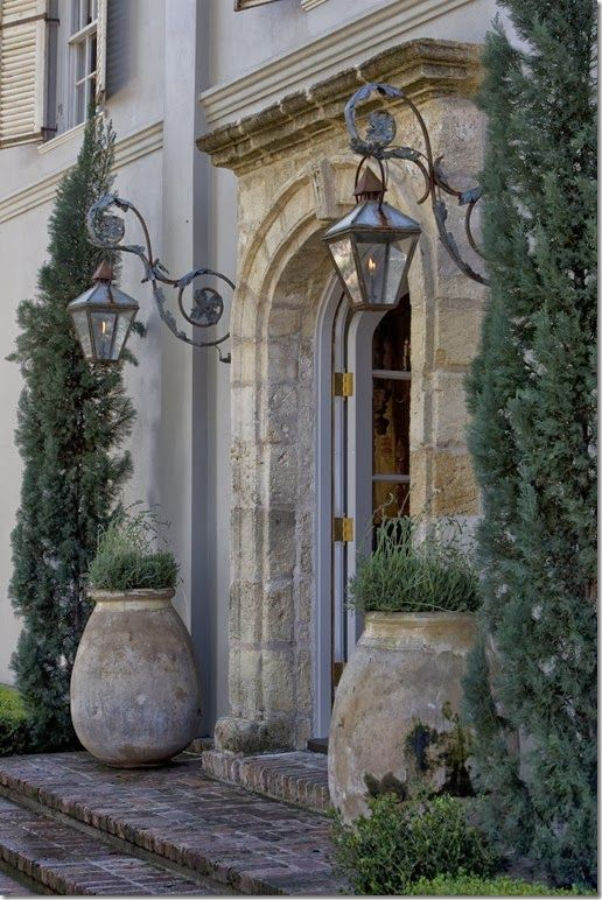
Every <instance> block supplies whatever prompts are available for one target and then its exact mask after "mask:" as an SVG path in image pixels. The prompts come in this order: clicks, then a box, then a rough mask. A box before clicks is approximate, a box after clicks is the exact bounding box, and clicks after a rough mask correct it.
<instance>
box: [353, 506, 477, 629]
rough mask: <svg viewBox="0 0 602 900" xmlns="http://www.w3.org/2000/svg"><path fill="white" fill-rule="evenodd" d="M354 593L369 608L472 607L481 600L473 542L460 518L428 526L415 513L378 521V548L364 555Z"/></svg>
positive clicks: (358, 603) (461, 609) (360, 605)
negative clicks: (464, 532) (464, 535)
mask: <svg viewBox="0 0 602 900" xmlns="http://www.w3.org/2000/svg"><path fill="white" fill-rule="evenodd" d="M420 528H422V529H423V530H424V531H425V534H424V537H423V538H422V540H419V539H418V532H419V530H420ZM349 595H350V599H351V603H352V604H353V605H354V606H356V607H358V608H359V609H361V610H364V611H366V612H372V611H380V612H437V611H444V612H471V611H473V610H475V609H477V607H478V605H479V599H480V598H479V593H478V580H477V576H476V573H475V570H474V568H473V565H472V561H471V553H470V547H466V546H463V542H462V534H461V531H460V529H459V526H458V525H457V523H454V522H453V521H452V520H445V521H443V520H441V521H439V522H437V523H435V524H424V525H423V524H421V523H420V522H419V520H418V519H416V518H412V517H411V516H399V517H394V518H386V519H384V520H383V522H382V524H381V525H379V528H378V531H377V544H376V549H375V550H374V552H373V553H372V554H371V555H370V556H368V557H364V558H363V559H361V560H360V562H359V565H358V568H357V572H356V574H355V576H354V577H353V578H352V579H351V580H350V582H349Z"/></svg>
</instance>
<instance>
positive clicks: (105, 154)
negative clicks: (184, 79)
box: [10, 116, 134, 750]
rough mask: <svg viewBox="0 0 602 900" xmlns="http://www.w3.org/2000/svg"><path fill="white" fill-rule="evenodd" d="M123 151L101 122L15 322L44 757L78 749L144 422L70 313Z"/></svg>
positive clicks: (29, 606) (27, 601)
mask: <svg viewBox="0 0 602 900" xmlns="http://www.w3.org/2000/svg"><path fill="white" fill-rule="evenodd" d="M113 145H114V134H113V132H112V130H111V128H110V126H106V125H105V124H104V122H103V119H102V117H100V116H92V117H91V118H90V119H89V120H88V122H87V124H86V127H85V130H84V138H83V143H82V147H81V150H80V152H79V155H78V158H77V161H76V163H75V165H74V166H73V167H72V168H71V169H70V171H69V172H68V173H67V174H66V175H65V177H64V178H63V180H62V181H61V183H60V184H59V186H58V189H57V195H56V200H55V203H54V208H53V211H52V214H51V216H50V222H49V226H48V231H49V236H50V242H49V246H48V254H49V259H48V262H47V263H45V264H44V265H43V266H42V267H41V269H40V270H39V275H38V292H37V297H36V299H35V300H24V301H23V302H22V303H20V304H19V307H18V313H17V321H18V324H19V328H20V334H19V336H18V338H17V341H16V350H15V352H14V353H13V355H12V359H13V360H16V361H17V362H18V364H19V366H20V369H21V375H22V378H23V382H24V386H23V390H22V392H21V397H20V400H19V408H18V418H17V423H18V424H17V430H16V435H15V440H16V444H17V447H18V449H19V452H20V454H21V457H22V459H23V476H22V483H21V502H20V508H19V510H18V513H17V522H16V526H15V528H14V530H13V533H12V550H13V574H12V580H11V584H10V596H11V599H12V602H13V607H14V609H15V612H16V613H17V615H18V616H19V618H20V619H21V623H22V630H21V634H20V637H19V642H18V645H17V649H16V652H15V653H14V655H13V660H12V666H13V668H14V671H15V673H16V683H17V687H18V689H19V693H20V695H21V698H22V700H23V703H24V706H25V710H26V713H27V716H28V721H29V725H30V728H31V735H32V740H33V741H34V742H35V744H36V745H37V747H38V748H39V749H40V750H58V749H66V748H71V747H74V746H78V744H77V739H76V736H75V733H74V731H73V726H72V723H71V716H70V712H69V682H70V679H71V670H72V667H73V662H74V659H75V653H76V651H77V646H78V643H79V639H80V637H81V634H82V631H83V629H84V626H85V624H86V621H87V618H88V615H89V613H90V604H89V601H88V599H87V596H86V582H85V575H86V573H87V571H88V567H89V565H90V562H91V560H92V558H93V556H94V552H95V550H96V541H97V535H98V530H99V528H102V527H104V526H106V524H107V523H108V521H109V520H110V517H111V514H112V512H113V510H114V508H115V506H116V504H117V503H118V499H119V494H120V490H121V486H122V484H123V482H124V480H125V479H126V478H127V477H128V476H129V474H130V472H131V468H132V463H131V459H130V455H129V453H127V452H118V448H119V447H120V446H121V445H122V444H123V442H124V440H125V439H126V437H127V436H128V434H129V433H130V430H131V425H132V422H133V419H134V409H133V407H132V404H131V402H130V400H129V399H128V398H127V397H126V395H125V392H124V387H123V381H122V367H121V366H119V365H118V366H102V365H96V366H94V365H89V364H88V363H87V362H86V361H85V360H84V358H83V356H82V352H81V349H80V346H79V343H78V341H77V338H76V336H75V333H74V329H73V326H72V322H71V317H70V315H69V313H68V311H67V305H68V304H69V302H70V301H71V300H73V299H74V298H75V297H77V296H79V294H81V293H83V292H84V291H85V290H87V289H88V288H89V287H90V284H91V278H92V274H93V273H94V270H95V269H96V268H97V266H98V264H99V262H100V261H101V259H102V258H104V257H106V254H105V253H104V252H103V251H101V250H99V249H98V248H97V247H94V246H92V245H91V244H90V242H89V240H88V234H87V229H86V214H87V211H88V209H89V208H90V206H91V205H92V204H93V203H94V202H95V201H96V200H98V199H99V198H100V197H101V196H102V194H104V193H106V192H107V191H108V190H109V189H110V186H111V182H112V177H111V166H112V163H113ZM109 258H110V257H109ZM130 358H131V357H130Z"/></svg>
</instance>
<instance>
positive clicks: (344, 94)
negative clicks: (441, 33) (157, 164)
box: [197, 39, 481, 175]
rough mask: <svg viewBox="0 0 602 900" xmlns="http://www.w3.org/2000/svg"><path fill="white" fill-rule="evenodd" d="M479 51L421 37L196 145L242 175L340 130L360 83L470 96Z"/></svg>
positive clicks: (419, 95)
mask: <svg viewBox="0 0 602 900" xmlns="http://www.w3.org/2000/svg"><path fill="white" fill-rule="evenodd" d="M480 54H481V47H480V45H478V44H464V43H457V42H455V41H439V40H431V39H420V40H416V41H408V42H407V43H405V44H401V45H400V46H398V47H393V48H392V49H390V50H385V51H384V52H382V53H379V54H378V55H377V56H374V57H372V58H371V59H369V60H367V61H366V62H363V63H361V64H360V65H359V66H357V67H356V68H353V69H347V70H345V71H344V72H339V73H337V74H336V75H333V76H331V77H330V78H328V79H326V80H325V81H321V82H319V83H318V84H316V85H314V86H312V87H311V88H309V89H308V90H307V91H305V92H303V93H300V92H297V93H295V94H293V95H291V96H289V97H284V98H283V99H282V100H280V101H279V102H278V103H276V104H274V105H272V106H269V107H268V108H267V109H264V110H261V111H260V112H258V113H255V114H254V115H252V116H249V117H247V118H244V119H241V120H240V121H238V122H235V123H231V124H229V125H224V126H222V127H220V128H217V129H216V130H215V131H212V132H209V133H208V134H204V135H201V137H199V138H198V140H197V147H198V148H199V150H201V151H202V152H204V153H208V154H210V156H211V157H212V160H213V163H214V165H216V166H222V167H224V168H227V169H232V171H234V172H236V174H237V175H242V174H244V173H246V172H249V171H251V170H253V169H254V168H256V167H257V166H258V165H260V164H262V163H266V162H268V161H272V160H275V159H279V158H281V157H282V156H284V155H286V154H287V153H289V152H290V149H291V148H292V147H297V148H298V147H299V144H300V143H304V142H306V143H308V144H314V143H315V141H316V138H317V137H318V136H322V135H324V134H325V133H328V132H330V133H332V132H334V131H340V132H341V133H343V132H344V129H345V123H344V121H343V117H342V115H341V110H342V108H343V106H344V104H345V102H346V101H347V99H348V98H349V95H350V94H352V93H353V92H354V91H356V90H357V89H358V88H359V87H361V86H362V85H363V84H366V83H369V82H373V81H392V82H394V83H395V84H398V85H400V87H402V88H403V91H404V93H405V94H406V96H407V97H409V98H410V99H411V100H413V101H414V102H420V103H423V102H425V101H426V100H429V99H431V98H433V97H440V96H442V95H454V94H455V95H457V96H463V97H472V96H473V95H474V93H475V91H476V88H477V86H478V83H479V80H480V75H481V63H480Z"/></svg>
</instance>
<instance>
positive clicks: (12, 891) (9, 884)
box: [0, 865, 39, 897]
mask: <svg viewBox="0 0 602 900" xmlns="http://www.w3.org/2000/svg"><path fill="white" fill-rule="evenodd" d="M25 882H27V884H28V885H29V879H23V882H21V881H17V880H16V879H15V878H13V877H12V873H11V874H8V873H7V872H5V871H4V869H3V868H2V867H1V865H0V897H35V896H36V892H35V891H33V890H29V888H28V887H25ZM37 893H39V892H37Z"/></svg>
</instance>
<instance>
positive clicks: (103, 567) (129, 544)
mask: <svg viewBox="0 0 602 900" xmlns="http://www.w3.org/2000/svg"><path fill="white" fill-rule="evenodd" d="M131 509H132V508H131V507H130V510H131ZM163 524H164V523H161V522H160V521H159V519H158V517H157V515H156V513H155V511H154V510H152V509H139V510H138V511H136V512H131V511H128V510H125V511H122V512H120V513H119V514H118V515H117V516H116V517H115V519H114V521H113V522H111V524H110V525H109V526H108V527H107V528H106V529H105V530H104V531H103V532H102V534H101V536H100V540H99V542H98V549H97V551H96V556H95V557H94V559H93V560H92V563H91V565H90V570H89V572H88V580H89V583H90V586H91V587H92V588H93V589H95V590H102V591H132V590H137V589H140V588H147V589H149V590H161V589H166V588H172V589H173V588H175V586H176V583H177V580H178V564H177V562H176V560H175V557H174V555H173V553H171V551H169V550H157V549H156V544H157V541H158V539H159V537H160V530H161V526H162V525H163Z"/></svg>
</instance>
